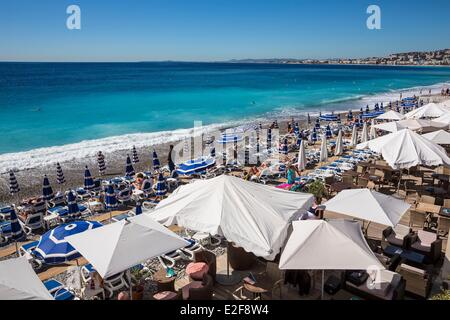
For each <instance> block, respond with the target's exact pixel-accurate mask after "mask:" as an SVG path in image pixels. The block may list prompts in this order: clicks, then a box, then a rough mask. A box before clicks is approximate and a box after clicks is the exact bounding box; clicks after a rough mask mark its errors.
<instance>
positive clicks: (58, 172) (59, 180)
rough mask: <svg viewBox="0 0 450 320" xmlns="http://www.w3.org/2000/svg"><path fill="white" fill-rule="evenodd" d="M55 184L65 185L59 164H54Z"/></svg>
mask: <svg viewBox="0 0 450 320" xmlns="http://www.w3.org/2000/svg"><path fill="white" fill-rule="evenodd" d="M56 182H57V183H58V184H63V183H66V178H65V177H64V172H63V171H62V168H61V165H60V164H59V162H57V163H56Z"/></svg>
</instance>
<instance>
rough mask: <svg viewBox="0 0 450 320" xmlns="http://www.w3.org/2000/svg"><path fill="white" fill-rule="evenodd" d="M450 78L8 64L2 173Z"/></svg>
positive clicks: (201, 66) (403, 71) (218, 66)
mask: <svg viewBox="0 0 450 320" xmlns="http://www.w3.org/2000/svg"><path fill="white" fill-rule="evenodd" d="M449 85H450V68H446V67H405V66H398V67H397V66H349V65H284V64H256V63H253V64H241V63H188V62H183V63H181V62H137V63H0V173H1V172H6V171H7V170H10V169H19V170H20V169H27V168H33V167H36V166H40V165H42V164H46V163H51V162H56V161H59V162H63V161H70V160H76V159H82V158H84V157H87V156H92V155H94V154H95V153H96V152H97V151H99V150H102V151H103V152H106V153H110V152H114V151H116V150H124V149H129V148H131V146H133V145H135V146H136V147H144V146H151V145H155V144H161V143H165V142H169V141H175V140H179V139H182V138H183V137H185V136H186V135H188V134H190V133H192V128H193V125H194V121H201V122H202V124H203V126H204V128H207V129H209V130H213V129H216V128H223V127H224V126H230V125H239V124H244V123H249V122H258V121H264V120H268V119H276V118H277V119H278V118H288V117H291V116H293V117H301V116H304V115H305V114H307V113H311V114H317V113H318V112H329V111H339V110H348V109H359V108H360V107H365V106H366V105H370V106H372V107H373V104H375V103H376V102H385V103H386V102H388V101H393V100H397V99H398V98H399V96H400V93H402V95H403V97H406V96H408V95H412V94H418V93H419V91H420V90H424V93H428V90H432V92H433V93H436V92H438V91H440V90H441V89H442V88H443V87H445V86H447V87H448V86H449Z"/></svg>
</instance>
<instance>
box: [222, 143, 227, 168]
mask: <svg viewBox="0 0 450 320" xmlns="http://www.w3.org/2000/svg"><path fill="white" fill-rule="evenodd" d="M222 163H223V165H224V166H226V165H227V143H226V142H225V140H224V141H223V142H222Z"/></svg>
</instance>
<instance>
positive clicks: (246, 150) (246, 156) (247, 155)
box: [244, 146, 250, 166]
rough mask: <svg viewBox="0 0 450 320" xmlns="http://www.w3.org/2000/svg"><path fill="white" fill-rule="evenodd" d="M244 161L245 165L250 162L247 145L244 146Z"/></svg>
mask: <svg viewBox="0 0 450 320" xmlns="http://www.w3.org/2000/svg"><path fill="white" fill-rule="evenodd" d="M244 163H245V165H246V166H248V164H249V163H250V149H249V147H248V146H245V150H244Z"/></svg>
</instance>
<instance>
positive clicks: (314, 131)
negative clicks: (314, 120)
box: [311, 128, 317, 143]
mask: <svg viewBox="0 0 450 320" xmlns="http://www.w3.org/2000/svg"><path fill="white" fill-rule="evenodd" d="M311 141H312V142H314V143H315V142H316V141H317V130H316V128H314V129H313V131H312V133H311Z"/></svg>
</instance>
